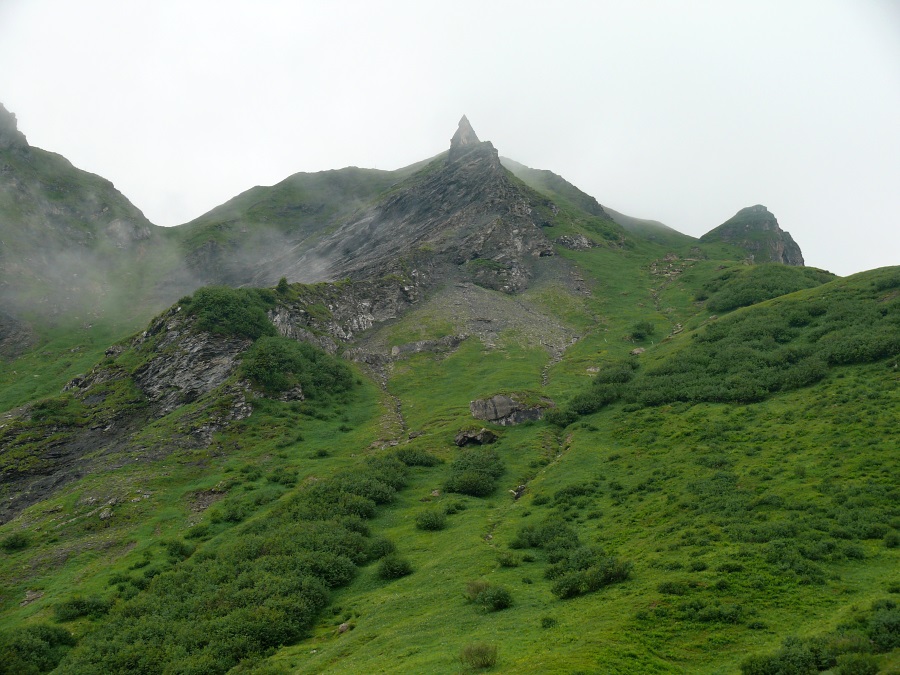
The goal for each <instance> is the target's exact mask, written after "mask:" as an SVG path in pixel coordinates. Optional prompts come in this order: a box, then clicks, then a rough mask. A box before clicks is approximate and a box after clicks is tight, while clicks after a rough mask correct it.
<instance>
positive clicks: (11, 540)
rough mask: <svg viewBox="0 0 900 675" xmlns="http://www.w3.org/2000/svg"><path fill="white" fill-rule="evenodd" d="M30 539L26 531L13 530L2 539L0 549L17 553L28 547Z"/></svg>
mask: <svg viewBox="0 0 900 675" xmlns="http://www.w3.org/2000/svg"><path fill="white" fill-rule="evenodd" d="M28 544H29V539H28V535H27V534H25V533H24V532H13V533H12V534H8V535H6V536H5V537H4V538H3V540H2V541H0V549H3V550H4V551H5V552H6V553H15V552H16V551H22V550H24V549H26V548H28Z"/></svg>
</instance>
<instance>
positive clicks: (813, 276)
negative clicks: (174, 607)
mask: <svg viewBox="0 0 900 675" xmlns="http://www.w3.org/2000/svg"><path fill="white" fill-rule="evenodd" d="M836 278H837V277H836V276H835V275H833V274H831V273H830V272H824V271H822V270H817V269H815V268H812V267H792V266H790V265H780V264H776V263H768V264H763V265H754V266H752V267H746V266H741V267H734V268H731V269H729V270H726V271H724V272H722V273H721V274H719V275H718V276H717V277H716V278H714V279H712V280H710V281H708V282H706V283H705V284H704V285H703V297H702V299H705V300H707V302H706V307H707V309H709V310H710V311H711V312H727V311H729V310H732V309H737V308H738V307H747V306H749V305H755V304H757V303H759V302H762V301H764V300H770V299H771V298H777V297H779V296H781V295H787V294H788V293H793V292H795V291H799V290H803V289H804V288H815V287H816V286H821V285H822V284H825V283H828V282H829V281H834V280H835V279H836ZM707 298H708V299H707ZM699 299H701V298H698V300H699Z"/></svg>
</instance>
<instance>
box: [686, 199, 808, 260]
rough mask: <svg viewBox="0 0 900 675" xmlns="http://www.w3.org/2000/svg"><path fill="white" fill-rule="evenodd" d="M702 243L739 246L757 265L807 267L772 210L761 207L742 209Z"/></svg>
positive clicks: (701, 238)
mask: <svg viewBox="0 0 900 675" xmlns="http://www.w3.org/2000/svg"><path fill="white" fill-rule="evenodd" d="M700 241H701V242H704V243H709V242H715V241H721V242H723V243H726V244H733V245H735V246H739V247H740V248H742V249H744V250H745V251H746V252H747V254H748V255H749V257H750V259H751V261H752V262H754V263H766V262H775V263H783V264H785V265H803V264H804V263H803V254H802V253H801V252H800V247H799V246H798V245H797V243H796V242H795V241H794V240H793V238H792V237H791V235H790V234H789V233H788V232H785V231H784V230H782V229H781V227H779V225H778V221H777V220H776V219H775V216H774V215H773V214H772V213H771V212H770V211H769V209H767V208H766V207H765V206H762V205H761V204H757V205H756V206H748V207H747V208H744V209H741V210H740V211H738V212H737V213H736V214H735V215H734V216H733V217H732V218H730V219H728V220H727V221H725V222H724V223H722V224H721V225H719V226H718V227H717V228H715V229H713V230H710V231H709V232H707V233H706V234H704V235H703V236H702V237H700Z"/></svg>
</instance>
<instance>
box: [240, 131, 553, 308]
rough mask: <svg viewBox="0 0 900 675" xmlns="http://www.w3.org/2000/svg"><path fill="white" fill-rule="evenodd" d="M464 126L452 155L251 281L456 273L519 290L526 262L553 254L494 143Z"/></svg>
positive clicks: (424, 277) (526, 271)
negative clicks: (502, 164)
mask: <svg viewBox="0 0 900 675" xmlns="http://www.w3.org/2000/svg"><path fill="white" fill-rule="evenodd" d="M470 129H471V127H470V126H469V125H468V123H466V124H465V125H464V126H461V127H460V131H459V132H458V135H457V136H455V137H454V138H455V139H456V140H455V141H454V142H455V148H456V150H455V151H454V153H453V160H452V161H449V160H447V161H444V160H442V159H438V160H435V161H434V162H433V163H432V165H430V167H429V169H426V170H423V171H422V172H420V173H418V174H415V175H413V176H412V177H411V178H410V179H409V180H408V181H407V182H406V183H405V184H401V186H399V187H398V188H397V189H396V190H395V191H394V192H393V193H390V194H389V195H388V196H387V197H386V198H384V199H383V200H382V201H381V202H379V203H378V204H376V205H374V206H372V207H370V208H368V209H366V210H365V211H363V212H361V213H359V214H358V215H357V216H356V217H354V218H353V219H351V220H350V221H348V222H346V223H345V224H344V225H342V226H340V227H338V228H337V229H336V230H335V231H334V232H333V233H332V234H330V235H328V236H326V237H324V238H322V239H321V240H320V241H319V242H318V243H317V244H315V245H308V244H302V245H300V246H298V247H297V248H295V249H293V250H289V251H287V252H286V253H285V254H284V255H282V256H281V257H279V258H278V259H276V260H273V261H271V262H268V263H266V264H265V265H263V266H262V269H261V270H260V271H259V272H258V274H257V275H256V278H255V279H254V283H255V284H258V285H267V284H272V283H274V282H275V280H277V279H278V277H280V276H282V275H284V276H286V277H287V279H288V280H289V281H301V282H305V283H309V282H315V281H333V280H337V279H342V278H346V277H349V278H350V279H353V280H357V279H376V278H379V277H383V276H386V275H390V274H402V275H405V276H409V277H411V278H416V279H418V280H419V283H421V282H424V281H426V280H427V279H428V278H432V277H437V276H441V277H446V276H447V275H448V274H454V273H456V271H458V272H459V273H461V274H463V275H465V276H466V277H468V278H471V279H474V280H475V281H476V283H479V284H480V285H484V286H486V287H488V288H494V289H496V290H501V291H504V292H508V293H515V292H518V291H520V290H523V289H524V288H525V287H526V286H527V284H528V281H529V279H530V278H531V275H532V268H533V266H534V264H535V261H536V260H537V259H538V258H540V257H541V256H542V255H545V256H546V255H552V252H553V247H552V245H551V243H550V241H549V240H548V239H547V237H546V236H544V233H543V232H542V230H541V225H543V224H544V219H543V218H542V217H541V216H539V214H538V213H537V212H536V211H535V208H534V204H533V203H532V201H531V200H532V195H531V194H527V193H526V192H525V191H524V190H523V189H522V188H521V187H520V186H519V185H518V184H514V183H513V182H512V181H511V180H510V177H509V175H508V174H507V172H506V171H505V170H504V169H503V167H502V166H501V164H500V160H499V158H498V156H497V151H496V150H495V149H494V147H493V146H492V145H491V144H490V143H489V142H478V141H477V136H475V134H474V131H471V132H470ZM462 150H465V152H462ZM310 246H311V247H310Z"/></svg>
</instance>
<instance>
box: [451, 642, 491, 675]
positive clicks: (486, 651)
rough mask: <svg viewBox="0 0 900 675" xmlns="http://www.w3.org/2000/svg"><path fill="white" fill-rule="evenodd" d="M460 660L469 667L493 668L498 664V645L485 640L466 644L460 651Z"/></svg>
mask: <svg viewBox="0 0 900 675" xmlns="http://www.w3.org/2000/svg"><path fill="white" fill-rule="evenodd" d="M459 660H460V662H461V663H462V664H463V665H464V666H467V667H469V668H475V669H487V668H493V667H494V666H495V665H496V664H497V647H496V646H495V645H489V644H487V643H484V642H475V643H472V644H470V645H466V646H465V647H463V649H462V651H461V652H460V653H459Z"/></svg>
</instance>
